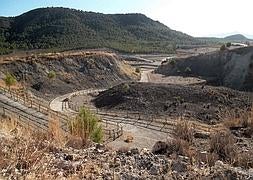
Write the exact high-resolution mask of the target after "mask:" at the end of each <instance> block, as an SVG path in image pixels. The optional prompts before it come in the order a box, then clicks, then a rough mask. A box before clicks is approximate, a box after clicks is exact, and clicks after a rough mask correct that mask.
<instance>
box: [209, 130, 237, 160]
mask: <svg viewBox="0 0 253 180" xmlns="http://www.w3.org/2000/svg"><path fill="white" fill-rule="evenodd" d="M235 143H236V140H235V138H234V136H233V135H232V134H231V133H230V132H228V131H220V132H217V133H215V134H213V135H212V136H211V139H210V152H211V153H216V154H217V155H218V156H219V159H220V160H222V161H226V162H229V163H233V162H234V158H235V157H236V156H237V154H238V152H237V148H236V146H235Z"/></svg>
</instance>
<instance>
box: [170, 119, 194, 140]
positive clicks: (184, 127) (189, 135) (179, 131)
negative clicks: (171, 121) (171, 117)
mask: <svg viewBox="0 0 253 180" xmlns="http://www.w3.org/2000/svg"><path fill="white" fill-rule="evenodd" d="M174 132H175V137H176V138H179V139H182V140H185V141H187V142H189V143H192V141H193V138H194V129H193V128H192V127H191V125H190V124H189V123H188V122H187V121H179V122H178V123H177V124H176V127H175V130H174Z"/></svg>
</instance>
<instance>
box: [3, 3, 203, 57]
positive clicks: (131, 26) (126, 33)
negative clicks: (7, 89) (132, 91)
mask: <svg viewBox="0 0 253 180" xmlns="http://www.w3.org/2000/svg"><path fill="white" fill-rule="evenodd" d="M201 43H202V42H201V41H199V40H197V39H195V38H193V37H191V36H189V35H187V34H184V33H181V32H178V31H174V30H171V29H170V28H168V27H167V26H165V25H163V24H161V23H159V22H157V21H153V20H152V19H150V18H148V17H146V16H145V15H142V14H114V15H113V14H101V13H93V12H84V11H79V10H74V9H67V8H40V9H35V10H32V11H29V12H27V13H24V14H22V15H20V16H17V17H13V18H5V17H0V53H8V51H9V50H11V49H23V50H26V49H52V48H58V49H77V48H101V47H106V48H111V49H115V50H119V51H124V52H172V51H174V50H175V48H176V47H177V45H199V44H201Z"/></svg>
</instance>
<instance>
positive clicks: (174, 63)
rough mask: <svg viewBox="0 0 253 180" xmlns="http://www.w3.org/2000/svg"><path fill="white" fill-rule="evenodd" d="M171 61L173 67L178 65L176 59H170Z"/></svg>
mask: <svg viewBox="0 0 253 180" xmlns="http://www.w3.org/2000/svg"><path fill="white" fill-rule="evenodd" d="M169 63H170V65H171V66H173V67H174V66H175V65H176V61H175V60H174V59H172V60H170V61H169Z"/></svg>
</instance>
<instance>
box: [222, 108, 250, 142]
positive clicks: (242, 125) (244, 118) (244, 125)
mask: <svg viewBox="0 0 253 180" xmlns="http://www.w3.org/2000/svg"><path fill="white" fill-rule="evenodd" d="M224 126H225V127H227V128H228V129H231V130H232V129H238V130H239V129H244V133H243V136H245V137H248V138H250V137H252V136H253V109H252V110H251V111H249V112H244V113H243V114H242V115H240V117H237V116H233V115H231V116H230V118H229V119H228V120H226V121H225V122H224Z"/></svg>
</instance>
